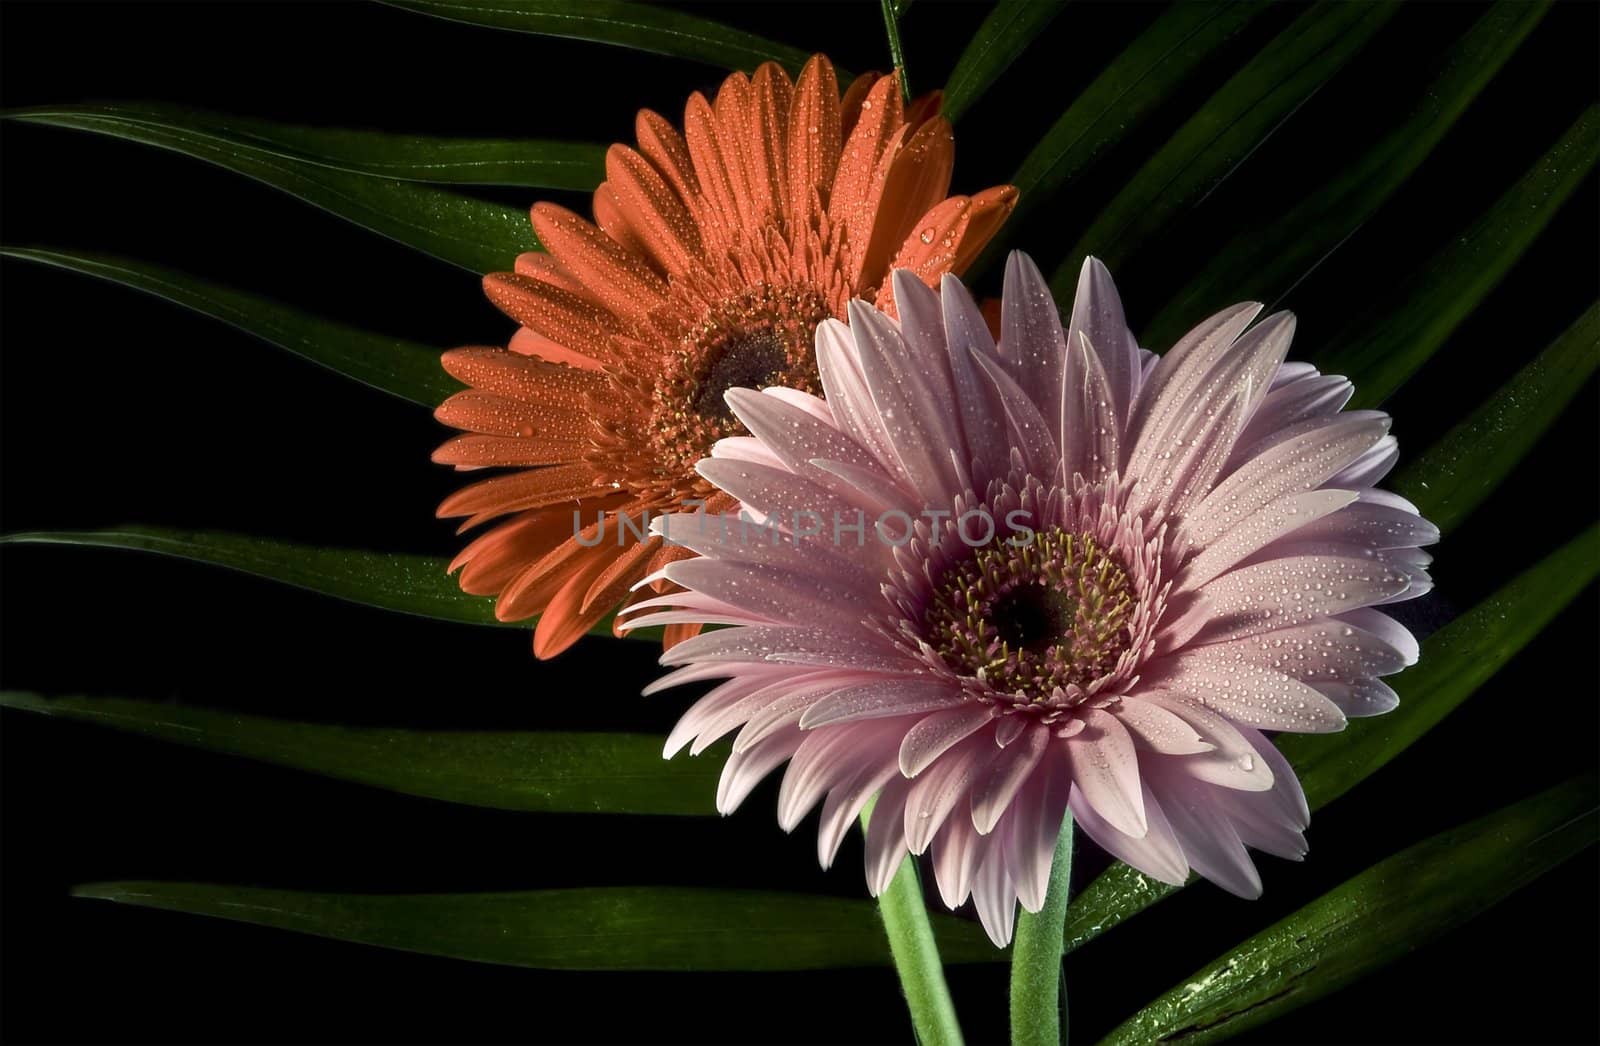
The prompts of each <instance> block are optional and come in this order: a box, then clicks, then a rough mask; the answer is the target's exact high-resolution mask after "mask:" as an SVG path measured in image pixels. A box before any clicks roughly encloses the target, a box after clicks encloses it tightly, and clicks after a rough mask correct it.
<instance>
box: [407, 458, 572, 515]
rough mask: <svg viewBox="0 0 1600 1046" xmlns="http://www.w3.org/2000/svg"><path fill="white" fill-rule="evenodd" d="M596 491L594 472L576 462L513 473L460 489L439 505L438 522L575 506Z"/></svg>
mask: <svg viewBox="0 0 1600 1046" xmlns="http://www.w3.org/2000/svg"><path fill="white" fill-rule="evenodd" d="M600 489H603V488H597V487H596V486H595V481H594V473H593V470H591V469H590V468H589V466H588V465H586V464H584V463H582V462H577V463H574V464H571V465H552V466H551V467H549V468H543V469H532V470H530V471H527V472H513V473H511V474H510V475H506V476H496V477H494V478H493V479H486V480H482V481H481V482H478V483H474V484H472V485H471V486H467V487H462V488H461V489H460V490H458V491H456V492H455V493H454V494H452V495H450V496H449V497H448V498H445V499H444V501H443V503H441V504H440V505H439V510H438V515H439V517H440V518H441V519H443V518H447V517H450V516H483V515H485V514H486V513H489V514H493V515H496V516H502V515H505V514H506V513H507V512H517V511H520V510H522V509H528V508H543V507H545V506H546V505H554V504H556V503H557V502H560V501H572V502H574V503H576V502H577V501H578V500H579V499H581V498H583V497H584V496H586V495H592V494H594V493H596V492H597V490H600Z"/></svg>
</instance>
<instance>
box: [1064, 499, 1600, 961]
mask: <svg viewBox="0 0 1600 1046" xmlns="http://www.w3.org/2000/svg"><path fill="white" fill-rule="evenodd" d="M1597 573H1600V526H1595V527H1590V528H1589V529H1588V530H1587V531H1585V532H1584V533H1583V534H1582V535H1580V536H1579V537H1577V538H1575V539H1573V540H1572V541H1570V542H1568V543H1567V544H1566V545H1565V546H1563V547H1562V548H1560V549H1558V550H1556V551H1555V552H1553V553H1551V554H1550V555H1549V556H1547V557H1545V558H1544V559H1543V560H1541V561H1540V562H1539V563H1538V565H1536V566H1534V567H1533V568H1532V569H1530V570H1528V571H1526V572H1524V573H1523V574H1521V575H1520V576H1518V577H1517V578H1516V579H1514V580H1513V581H1512V582H1511V583H1510V584H1508V585H1506V586H1505V587H1504V588H1502V589H1501V590H1500V591H1498V592H1496V593H1495V594H1494V595H1492V596H1490V597H1489V598H1488V599H1486V600H1484V601H1483V602H1482V603H1479V604H1478V605H1477V606H1475V607H1473V608H1472V609H1471V610H1469V611H1467V612H1466V613H1465V614H1463V615H1461V616H1460V617H1458V618H1456V619H1455V620H1454V621H1452V622H1450V624H1448V625H1446V626H1445V627H1444V628H1441V629H1440V630H1439V631H1437V632H1435V633H1434V634H1433V635H1431V636H1429V637H1428V638H1427V639H1426V640H1424V641H1423V643H1422V657H1421V659H1420V660H1419V661H1418V662H1417V664H1415V665H1413V666H1412V667H1410V668H1408V669H1406V670H1405V671H1404V672H1402V673H1400V674H1399V675H1398V676H1394V677H1393V678H1391V679H1390V680H1388V682H1389V683H1390V684H1391V685H1392V686H1393V687H1394V689H1395V691H1396V692H1397V693H1399V695H1400V706H1399V707H1398V708H1396V709H1395V710H1394V711H1392V712H1390V713H1388V714H1387V715H1381V716H1375V717H1373V718H1370V719H1352V720H1351V721H1350V724H1349V726H1347V727H1345V729H1344V730H1343V731H1342V732H1340V733H1337V734H1282V735H1280V736H1279V737H1278V738H1277V740H1276V743H1277V745H1278V748H1279V750H1280V751H1282V752H1283V754H1284V755H1285V756H1286V757H1287V758H1288V759H1289V761H1290V762H1291V763H1293V764H1294V768H1295V772H1296V773H1297V774H1298V775H1299V777H1300V784H1301V786H1302V787H1303V788H1304V789H1305V793H1306V799H1307V801H1308V802H1309V803H1310V804H1311V808H1312V809H1313V810H1315V809H1318V808H1320V807H1322V806H1325V805H1326V804H1328V803H1330V802H1332V801H1333V800H1335V799H1337V798H1339V797H1340V796H1341V795H1343V794H1344V793H1345V792H1347V791H1349V790H1350V789H1351V788H1353V787H1355V786H1356V785H1357V784H1359V783H1360V782H1361V781H1363V780H1365V779H1366V778H1367V777H1368V776H1369V775H1371V774H1373V773H1374V772H1376V771H1377V770H1378V769H1379V768H1380V767H1382V766H1383V765H1384V764H1386V763H1388V762H1389V760H1391V759H1393V758H1394V757H1395V756H1397V755H1399V754H1400V753H1401V752H1403V751H1404V750H1405V749H1406V748H1408V747H1409V746H1410V745H1411V744H1412V743H1413V742H1415V741H1416V740H1417V739H1418V738H1420V737H1422V735H1423V734H1425V733H1427V732H1428V731H1429V730H1431V729H1432V728H1433V727H1434V726H1435V725H1436V724H1438V722H1439V721H1440V720H1442V719H1443V718H1444V717H1445V716H1446V715H1448V714H1449V713H1451V712H1452V711H1454V710H1455V709H1456V708H1457V706H1459V705H1460V704H1461V703H1462V702H1463V701H1465V700H1466V699H1467V698H1468V697H1470V696H1472V694H1473V692H1475V691H1476V690H1477V689H1478V687H1479V686H1481V685H1482V684H1483V683H1485V682H1486V681H1488V680H1489V678H1490V677H1492V676H1493V675H1494V674H1495V673H1496V672H1497V671H1499V670H1500V668H1501V667H1502V666H1503V665H1505V663H1506V662H1507V661H1510V660H1511V658H1512V657H1513V656H1515V655H1516V654H1517V653H1518V652H1519V651H1520V650H1522V648H1523V647H1525V646H1526V645H1527V644H1528V642H1529V641H1530V640H1532V639H1533V637H1534V636H1536V635H1538V634H1539V632H1540V631H1541V630H1542V629H1543V628H1544V626H1545V625H1546V624H1548V623H1549V622H1550V620H1551V619H1552V618H1554V617H1555V616H1556V615H1557V614H1558V613H1560V612H1561V610H1562V609H1563V608H1564V607H1566V605H1567V604H1568V603H1570V602H1571V601H1572V600H1573V599H1574V598H1576V597H1577V595H1578V593H1579V592H1581V591H1583V589H1584V588H1585V586H1587V585H1588V584H1589V583H1590V582H1592V581H1593V580H1594V578H1595V575H1596V574H1597ZM1191 881H1192V879H1191ZM1180 889H1182V887H1180V886H1168V885H1167V884H1165V883H1161V882H1157V881H1156V880H1154V879H1151V878H1149V877H1147V876H1145V875H1142V874H1140V873H1139V872H1136V871H1134V870H1133V869H1132V868H1131V867H1129V866H1128V865H1125V864H1115V865H1112V866H1111V867H1110V868H1109V869H1107V870H1106V871H1105V872H1103V873H1102V874H1101V875H1100V877H1099V878H1097V879H1096V880H1095V881H1094V882H1092V883H1090V884H1089V885H1088V887H1086V888H1085V889H1084V891H1083V892H1082V893H1081V894H1079V895H1078V897H1077V898H1076V899H1075V900H1074V901H1073V902H1072V905H1071V907H1070V908H1068V910H1067V925H1066V942H1067V948H1068V949H1069V950H1070V949H1073V948H1076V947H1078V946H1079V945H1081V944H1084V943H1086V942H1088V941H1090V940H1093V939H1094V938H1096V937H1098V936H1100V935H1101V934H1102V933H1104V932H1105V931H1107V930H1109V929H1111V928H1112V927H1113V926H1116V925H1118V924H1119V923H1122V922H1124V921H1125V920H1127V919H1129V918H1131V917H1133V916H1134V915H1137V914H1138V913H1139V912H1142V911H1144V909H1146V908H1148V907H1150V905H1152V904H1154V903H1156V902H1157V901H1159V900H1162V899H1163V898H1165V897H1170V896H1171V895H1172V894H1174V893H1176V892H1177V891H1178V890H1180Z"/></svg>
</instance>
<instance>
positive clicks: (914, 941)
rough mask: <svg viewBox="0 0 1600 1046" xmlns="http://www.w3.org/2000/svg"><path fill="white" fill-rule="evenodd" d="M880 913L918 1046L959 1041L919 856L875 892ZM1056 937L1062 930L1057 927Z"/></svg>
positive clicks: (863, 816) (864, 818) (864, 814)
mask: <svg viewBox="0 0 1600 1046" xmlns="http://www.w3.org/2000/svg"><path fill="white" fill-rule="evenodd" d="M871 815H872V804H870V803H869V804H867V808H866V809H865V810H863V811H861V829H862V831H863V832H865V831H866V827H867V819H868V818H869V817H871ZM878 914H879V915H881V916H882V917H883V930H884V933H885V934H887V935H888V937H889V951H890V952H892V953H893V955H894V968H895V971H896V972H897V973H899V974H900V990H901V991H902V992H904V993H905V997H906V1006H907V1007H908V1008H909V1009H910V1010H911V1026H912V1027H913V1028H914V1029H915V1030H916V1033H917V1042H918V1043H920V1044H921V1046H961V1043H962V1041H963V1040H962V1038H961V1022H960V1021H958V1020H957V1019H956V1005H955V1003H954V1002H952V1001H950V988H949V986H948V985H947V984H945V980H944V964H943V963H942V962H940V960H939V946H938V945H937V944H936V943H934V939H933V927H932V926H931V925H930V924H929V923H928V909H927V907H926V906H925V905H924V904H923V902H922V883H921V881H920V880H918V878H917V862H916V858H914V857H907V858H906V859H905V860H904V861H902V862H901V863H900V870H899V871H898V872H896V873H895V875H894V879H893V881H892V882H890V883H889V888H888V889H887V890H884V891H883V893H881V894H879V895H878ZM1056 936H1057V938H1059V937H1060V936H1061V934H1060V933H1059V931H1058V932H1057V934H1056ZM1060 943H1061V942H1060V941H1059V940H1057V942H1056V944H1057V951H1058V953H1059V950H1060V947H1059V946H1060Z"/></svg>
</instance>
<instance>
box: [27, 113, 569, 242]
mask: <svg viewBox="0 0 1600 1046" xmlns="http://www.w3.org/2000/svg"><path fill="white" fill-rule="evenodd" d="M12 118H13V119H17V120H23V121H26V122H29V123H39V124H48V125H49V126H52V127H66V128H70V129H73V130H78V131H90V132H92V133H94V134H103V135H108V136H110V137H113V138H121V139H124V140H127V141H131V142H140V143H142V144H144V145H153V146H155V147H156V148H158V149H167V150H169V151H172V152H176V153H182V154H183V155H185V156H190V157H193V158H194V159H196V160H204V161H205V162H206V163H211V164H216V165H217V166H218V167H222V168H224V169H225V170H229V171H232V172H234V173H235V174H242V175H244V176H245V177H247V178H254V179H255V180H256V181H259V182H262V183H264V184H266V185H270V186H272V187H273V188H274V189H280V190H282V191H283V192H286V193H289V194H290V195H292V196H296V197H298V198H300V199H302V200H304V201H305V202H307V203H309V204H312V205H313V206H316V207H320V208H322V209H323V210H325V211H328V212H330V213H331V214H334V215H337V216H338V217H340V218H343V219H345V220H346V221H351V222H354V223H356V224H357V225H360V226H362V227H364V228H367V229H371V230H372V231H373V232H376V233H379V234H381V235H383V236H387V237H389V238H390V239H392V240H396V241H398V242H400V243H403V244H405V245H406V246H408V247H414V248H416V249H417V250H419V251H422V252H424V253H426V254H431V255H433V256H434V257H435V258H440V259H442V260H444V261H447V262H451V263H453V264H456V265H459V266H461V267H462V268H464V269H468V270H470V271H472V272H478V273H482V272H495V271H497V270H502V269H506V268H509V267H510V265H511V263H512V262H513V261H514V260H515V259H516V256H517V255H518V254H520V253H522V252H523V251H532V250H537V249H538V246H539V245H538V242H537V241H536V240H535V239H534V236H533V228H532V226H531V225H530V224H529V222H528V216H527V214H526V213H525V212H523V211H521V210H519V209H517V208H514V207H506V206H504V205H502V204H498V203H489V202H486V201H484V200H475V199H473V198H472V197H470V196H462V195H461V194H459V193H454V192H450V191H448V190H446V189H436V188H434V187H433V186H431V185H422V184H419V183H416V182H403V181H399V180H397V179H394V178H376V177H373V176H372V175H367V174H356V173H353V172H351V171H345V170H339V169H337V168H334V167H327V166H324V165H322V164H318V163H312V162H310V161H307V160H302V159H297V158H294V157H289V156H284V155H281V154H280V153H277V152H274V151H272V150H271V149H268V148H264V147H263V146H261V145H259V144H257V143H255V142H253V141H250V140H248V139H246V138H243V137H240V136H238V135H236V134H229V133H221V132H219V131H217V130H216V129H214V128H210V127H207V126H206V125H205V124H204V123H203V121H195V120H194V118H193V117H191V116H184V117H181V118H169V117H161V116H141V115H137V114H135V115H119V114H118V111H116V110H94V109H87V108H86V109H80V110H67V109H54V110H48V111H44V112H40V113H28V112H22V113H16V114H13V117H12Z"/></svg>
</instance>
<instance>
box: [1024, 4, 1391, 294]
mask: <svg viewBox="0 0 1600 1046" xmlns="http://www.w3.org/2000/svg"><path fill="white" fill-rule="evenodd" d="M1398 10H1399V9H1398V7H1397V6H1395V5H1392V4H1372V5H1361V4H1340V3H1328V2H1324V3H1320V4H1317V5H1316V6H1314V7H1312V8H1311V9H1309V10H1307V11H1306V12H1305V13H1304V14H1302V15H1301V16H1300V17H1299V18H1297V19H1296V20H1295V21H1294V23H1293V24H1291V25H1290V26H1289V27H1288V28H1287V29H1285V30H1284V31H1283V32H1282V33H1280V34H1279V35H1278V36H1277V37H1275V38H1274V39H1273V40H1272V41H1271V42H1269V43H1268V44H1267V45H1266V46H1265V47H1263V48H1262V49H1261V50H1260V51H1259V52H1257V53H1256V55H1255V56H1254V57H1253V58H1252V59H1251V60H1250V61H1249V62H1247V63H1246V64H1245V66H1244V67H1243V68H1242V69H1240V70H1239V72H1238V73H1236V74H1235V75H1234V76H1232V77H1230V78H1229V80H1228V81H1227V82H1226V83H1225V84H1223V85H1222V87H1220V88H1219V89H1218V90H1217V91H1216V93H1215V94H1213V95H1212V96H1211V97H1210V98H1209V99H1207V101H1206V102H1205V104H1203V105H1202V106H1201V107H1200V108H1199V109H1198V110H1197V111H1196V112H1195V114H1194V115H1193V116H1192V117H1190V118H1189V120H1187V121H1186V122H1185V123H1184V125H1183V126H1182V127H1180V128H1179V129H1178V130H1177V132H1176V133H1174V134H1173V136H1172V137H1171V138H1170V139H1169V140H1168V141H1167V143H1166V144H1165V145H1163V146H1162V147H1161V148H1160V149H1159V150H1157V151H1156V153H1155V155H1154V156H1152V157H1151V158H1150V160H1149V161H1148V162H1147V163H1145V165H1144V166H1143V167H1141V168H1140V169H1139V171H1138V172H1137V173H1136V174H1135V175H1134V176H1133V177H1132V178H1131V179H1130V180H1129V181H1128V183H1127V184H1126V185H1125V186H1124V187H1123V189H1122V191H1121V192H1119V193H1118V194H1117V195H1116V197H1115V199H1113V200H1112V201H1111V202H1110V203H1109V204H1107V205H1106V206H1105V207H1104V208H1102V209H1101V211H1100V214H1099V217H1098V218H1097V219H1096V220H1095V222H1094V223H1093V224H1092V225H1091V226H1090V227H1089V229H1088V231H1086V232H1085V233H1084V234H1083V236H1082V237H1081V238H1080V239H1079V241H1078V243H1077V244H1076V245H1074V247H1073V249H1072V250H1070V251H1068V252H1067V256H1066V258H1065V259H1063V261H1062V263H1061V265H1060V266H1059V267H1058V268H1057V269H1056V272H1055V274H1054V276H1053V277H1052V279H1051V288H1052V290H1054V291H1055V293H1056V296H1057V297H1061V296H1063V295H1068V296H1070V294H1071V292H1072V288H1073V286H1074V284H1075V283H1076V281H1077V278H1078V269H1079V268H1080V267H1081V265H1082V262H1083V258H1084V256H1085V255H1087V254H1093V255H1096V256H1097V257H1099V258H1100V260H1101V261H1103V262H1105V263H1106V264H1107V265H1108V266H1110V267H1111V268H1112V269H1116V268H1117V267H1118V266H1120V265H1121V264H1122V263H1123V262H1124V261H1125V260H1126V259H1127V258H1128V257H1129V256H1130V255H1132V254H1134V253H1135V252H1136V251H1137V250H1138V249H1139V247H1140V246H1142V245H1143V244H1145V243H1147V242H1148V241H1149V240H1150V239H1151V238H1152V237H1154V236H1155V235H1157V234H1158V233H1159V232H1160V230H1161V229H1163V228H1164V227H1165V226H1166V225H1167V224H1168V223H1170V222H1171V221H1172V220H1173V219H1174V218H1176V217H1177V216H1178V215H1179V214H1180V213H1182V212H1183V211H1186V210H1188V209H1190V208H1192V207H1193V206H1195V205H1196V204H1198V203H1199V202H1200V201H1201V200H1202V199H1204V197H1205V196H1206V195H1207V194H1209V193H1210V192H1212V191H1213V190H1214V189H1215V188H1216V187H1217V186H1218V185H1220V184H1221V183H1222V182H1223V181H1224V180H1226V179H1227V177H1228V176H1229V175H1230V174H1232V173H1233V171H1235V170H1237V169H1238V167H1239V166H1240V165H1241V164H1242V163H1244V162H1245V160H1246V159H1248V158H1249V156H1250V154H1251V153H1252V152H1254V151H1255V149H1257V148H1258V147H1259V146H1260V145H1261V143H1262V142H1263V141H1265V140H1266V139H1267V138H1268V137H1270V136H1271V135H1272V133H1273V132H1274V131H1276V130H1277V129H1278V128H1279V127H1280V126H1282V125H1283V123H1284V122H1285V121H1287V120H1288V119H1289V118H1290V117H1292V116H1293V115H1294V113H1295V112H1296V111H1297V110H1298V109H1299V108H1300V107H1301V106H1302V105H1304V104H1305V102H1306V101H1307V100H1309V99H1310V97H1311V96H1312V95H1313V94H1315V93H1316V92H1317V90H1318V89H1319V88H1320V87H1321V86H1322V85H1323V84H1324V83H1326V82H1327V81H1328V80H1329V79H1330V78H1332V77H1333V76H1334V74H1336V73H1337V72H1339V70H1341V69H1343V68H1344V66H1345V65H1346V64H1347V63H1348V62H1349V61H1350V59H1352V58H1354V57H1355V55H1356V54H1357V53H1358V52H1359V51H1360V50H1361V48H1362V47H1363V46H1364V45H1365V44H1366V43H1367V41H1369V40H1370V39H1371V38H1372V37H1373V36H1374V35H1376V33H1377V32H1378V30H1380V29H1382V28H1383V26H1384V25H1385V24H1386V23H1387V22H1388V21H1389V19H1390V18H1392V17H1394V15H1395V14H1396V13H1397V12H1398Z"/></svg>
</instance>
